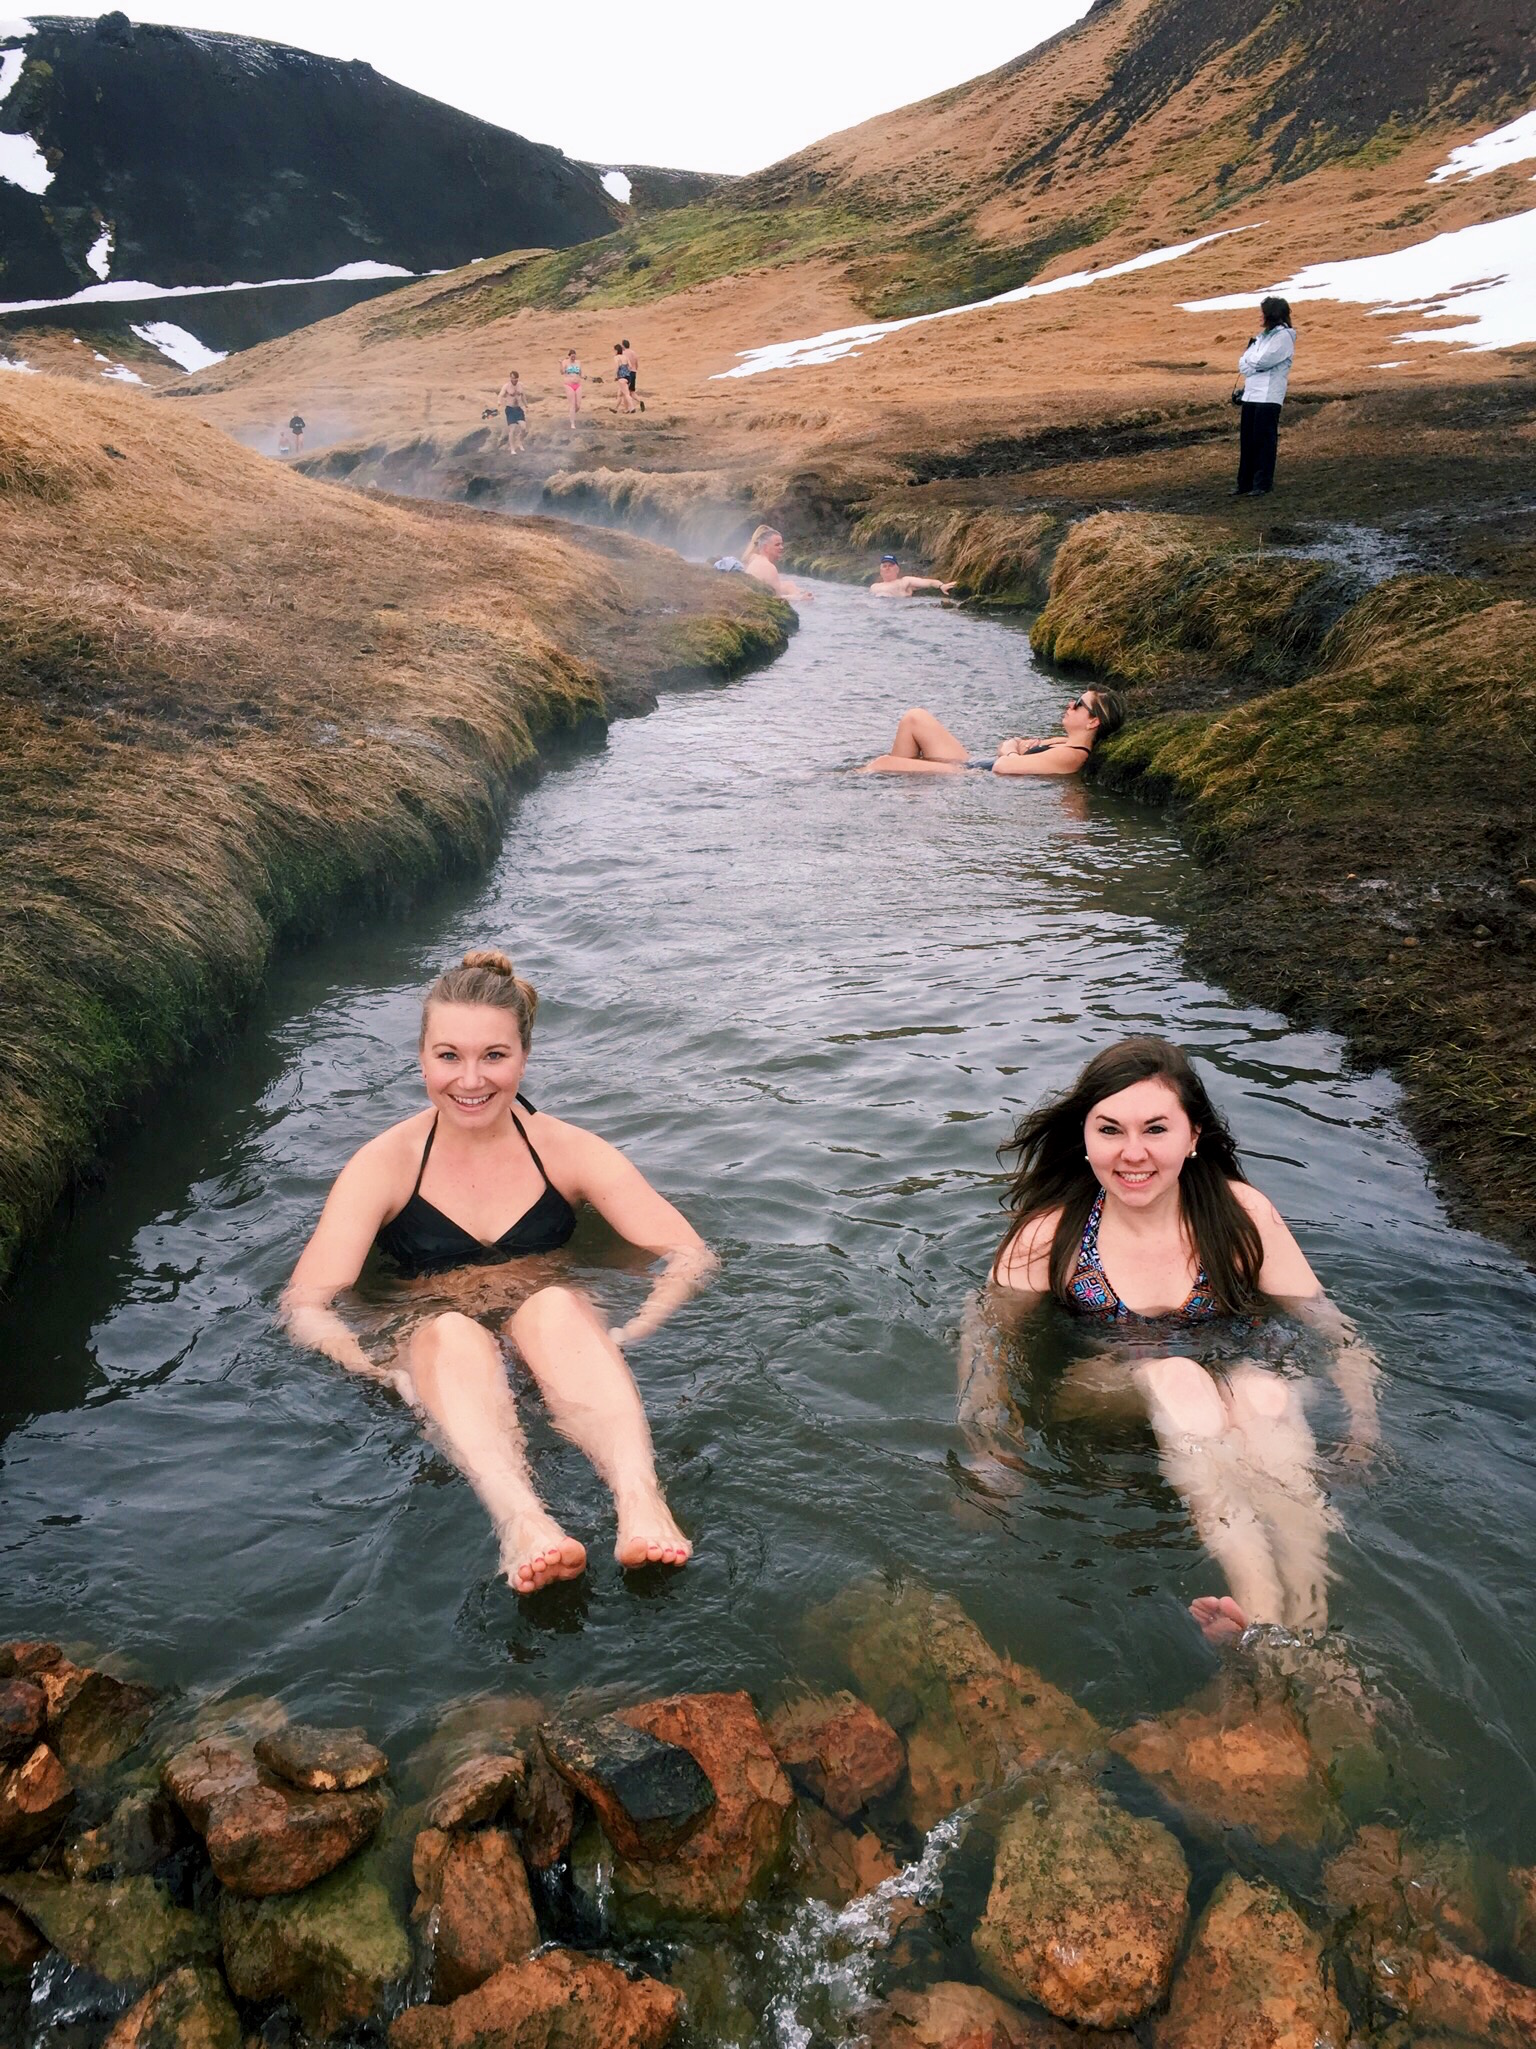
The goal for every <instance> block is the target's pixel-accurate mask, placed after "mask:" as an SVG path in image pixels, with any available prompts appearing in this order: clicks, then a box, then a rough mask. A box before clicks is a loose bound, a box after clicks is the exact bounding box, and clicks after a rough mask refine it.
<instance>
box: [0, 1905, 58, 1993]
mask: <svg viewBox="0 0 1536 2049" xmlns="http://www.w3.org/2000/svg"><path fill="white" fill-rule="evenodd" d="M47 1954H48V1943H47V1939H46V1937H45V1936H43V1935H42V1933H41V1932H40V1931H39V1930H38V1929H37V1928H35V1927H34V1926H33V1924H32V1923H31V1922H30V1921H29V1920H28V1919H27V1917H26V1915H25V1914H23V1913H21V1912H20V1911H19V1910H18V1909H17V1908H15V1907H13V1906H12V1905H11V1903H10V1901H9V1900H0V1977H4V1976H6V1975H7V1974H8V1973H10V1972H14V1971H29V1970H30V1969H31V1968H32V1966H33V1965H34V1964H35V1963H36V1962H37V1960H38V1958H39V1957H40V1956H46V1955H47Z"/></svg>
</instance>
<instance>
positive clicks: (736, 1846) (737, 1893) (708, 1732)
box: [614, 1693, 794, 1921]
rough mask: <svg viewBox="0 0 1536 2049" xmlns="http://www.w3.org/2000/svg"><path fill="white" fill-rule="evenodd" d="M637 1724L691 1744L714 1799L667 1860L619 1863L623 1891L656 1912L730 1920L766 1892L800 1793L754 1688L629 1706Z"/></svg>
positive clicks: (626, 1898)
mask: <svg viewBox="0 0 1536 2049" xmlns="http://www.w3.org/2000/svg"><path fill="white" fill-rule="evenodd" d="M623 1719H624V1720H625V1721H626V1722H628V1723H629V1724H630V1726H631V1727H632V1728H635V1729H639V1730H641V1731H642V1732H643V1733H644V1734H646V1735H648V1736H654V1737H656V1738H657V1739H658V1741H660V1742H662V1743H669V1744H675V1745H676V1746H678V1747H679V1748H680V1749H683V1750H686V1751H687V1752H688V1753H689V1755H690V1756H691V1757H692V1758H693V1759H694V1760H695V1762H696V1763H697V1764H698V1765H699V1766H700V1767H701V1768H702V1770H703V1772H704V1775H705V1777H706V1778H707V1780H708V1781H709V1784H710V1786H711V1787H712V1789H713V1791H714V1796H715V1799H714V1805H713V1806H712V1807H711V1808H710V1809H709V1811H708V1813H707V1814H706V1816H705V1818H704V1820H703V1822H702V1824H701V1825H700V1826H699V1827H698V1828H696V1829H695V1830H694V1832H693V1833H692V1834H691V1835H690V1836H689V1837H688V1838H687V1840H686V1841H685V1842H683V1843H681V1844H680V1845H678V1846H677V1847H676V1848H674V1849H672V1850H671V1851H669V1852H668V1853H667V1854H666V1855H665V1856H664V1857H656V1858H651V1857H625V1856H620V1857H618V1858H617V1859H616V1862H615V1867H614V1890H615V1893H616V1894H617V1896H618V1897H619V1899H620V1900H621V1901H623V1902H624V1904H625V1905H626V1906H627V1907H629V1908H631V1909H637V1910H638V1912H639V1915H640V1917H641V1918H644V1917H646V1916H648V1915H649V1914H652V1913H654V1914H660V1915H666V1916H674V1915H675V1916H679V1917H682V1918H685V1919H686V1918H690V1917H695V1916H696V1917H697V1918H699V1919H701V1920H711V1921H728V1920H731V1919H733V1918H734V1916H735V1915H737V1914H739V1913H740V1912H741V1910H742V1908H743V1907H744V1906H745V1905H746V1903H747V1901H748V1900H749V1899H751V1898H752V1897H753V1896H754V1894H756V1893H758V1892H760V1891H761V1890H762V1889H763V1888H764V1887H765V1886H766V1885H767V1883H768V1881H769V1879H770V1878H771V1877H772V1875H773V1873H774V1872H775V1871H776V1870H777V1868H778V1866H779V1864H780V1863H781V1861H782V1860H783V1857H784V1854H785V1851H786V1850H787V1849H788V1847H789V1831H790V1822H791V1818H792V1815H793V1811H794V1794H793V1793H792V1792H791V1790H790V1785H789V1781H788V1779H787V1778H786V1777H785V1776H784V1773H783V1772H782V1771H781V1770H780V1768H779V1761H778V1759H777V1758H776V1757H775V1756H774V1754H773V1749H772V1746H771V1745H770V1744H769V1741H768V1732H767V1730H766V1729H764V1727H763V1725H762V1722H761V1721H760V1720H759V1719H758V1714H757V1710H756V1709H755V1708H754V1707H753V1705H752V1703H751V1701H750V1700H749V1699H748V1697H747V1695H746V1694H744V1693H680V1694H675V1695H673V1696H672V1698H671V1699H669V1700H653V1701H647V1702H646V1703H645V1705H644V1706H643V1707H635V1708H625V1709H624V1710H623Z"/></svg>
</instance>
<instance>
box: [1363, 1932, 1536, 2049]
mask: <svg viewBox="0 0 1536 2049" xmlns="http://www.w3.org/2000/svg"><path fill="white" fill-rule="evenodd" d="M1349 1947H1350V1953H1351V1957H1352V1959H1353V1961H1354V1963H1355V1965H1356V1968H1357V1969H1359V1970H1360V1971H1361V1972H1362V1974H1363V1975H1364V1976H1365V1977H1366V1978H1367V1979H1368V1981H1369V1982H1370V1985H1371V1988H1372V1991H1373V1992H1374V1994H1375V1997H1376V2001H1377V2004H1378V2006H1379V2007H1380V2008H1381V2009H1382V2010H1383V2011H1384V2012H1385V2013H1388V2014H1401V2015H1403V2016H1404V2017H1405V2018H1406V2019H1407V2020H1408V2021H1409V2022H1411V2023H1412V2026H1413V2028H1414V2030H1416V2031H1417V2032H1416V2033H1415V2034H1414V2035H1411V2036H1410V2037H1409V2038H1408V2039H1409V2040H1413V2041H1415V2042H1417V2041H1419V2040H1425V2041H1435V2040H1436V2039H1437V2038H1438V2037H1440V2036H1446V2035H1448V2036H1451V2037H1454V2038H1460V2037H1466V2038H1468V2039H1470V2040H1471V2041H1472V2042H1474V2043H1476V2044H1478V2049H1530V2045H1531V2044H1532V2043H1533V2042H1536V1989H1533V1988H1532V1987H1531V1986H1529V1985H1521V1984H1519V1983H1517V1982H1516V1980H1515V1979H1513V1978H1507V1977H1505V1975H1504V1974H1503V1972H1502V1971H1496V1970H1495V1969H1494V1968H1493V1966H1492V1965H1491V1964H1486V1963H1484V1962H1483V1961H1482V1959H1481V1958H1480V1957H1473V1956H1468V1955H1467V1954H1466V1953H1465V1951H1463V1950H1459V1949H1457V1948H1456V1947H1455V1946H1454V1944H1452V1943H1449V1942H1447V1941H1446V1940H1445V1939H1444V1937H1443V1936H1439V1935H1434V1934H1430V1933H1425V1934H1422V1935H1421V1936H1420V1937H1419V1938H1418V1940H1417V1941H1416V1942H1412V1943H1400V1942H1399V1943H1393V1942H1389V1941H1384V1940H1381V1939H1380V1938H1372V1937H1370V1936H1369V1935H1368V1934H1367V1933H1366V1932H1365V1931H1363V1930H1361V1931H1357V1932H1356V1934H1355V1937H1354V1939H1353V1940H1352V1941H1351V1943H1350V1945H1349Z"/></svg>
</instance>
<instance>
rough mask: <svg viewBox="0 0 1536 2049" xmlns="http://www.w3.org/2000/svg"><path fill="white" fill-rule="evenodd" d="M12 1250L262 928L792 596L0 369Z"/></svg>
mask: <svg viewBox="0 0 1536 2049" xmlns="http://www.w3.org/2000/svg"><path fill="white" fill-rule="evenodd" d="M0 501H3V504H4V508H5V518H6V525H7V540H6V546H5V549H4V551H3V554H0V652H3V656H4V660H3V663H0V692H3V695H4V699H5V712H6V720H7V739H8V744H7V747H6V750H5V759H4V763H3V766H0V792H3V796H0V815H3V817H4V819H5V825H4V829H3V838H0V878H3V904H4V908H3V910H0V966H3V973H4V980H5V985H6V992H7V1002H6V1006H5V1011H4V1017H3V1022H0V1041H3V1056H4V1057H3V1068H4V1080H3V1083H0V1089H3V1098H0V1101H3V1117H0V1129H3V1131H4V1139H3V1143H0V1272H4V1271H6V1270H8V1269H9V1267H10V1266H11V1265H13V1264H14V1261H15V1258H16V1256H17V1253H18V1250H19V1248H20V1247H21V1245H22V1243H23V1241H24V1240H25V1238H26V1236H27V1234H28V1233H29V1232H31V1231H32V1230H34V1229H35V1228H36V1227H37V1226H38V1225H39V1223H40V1222H41V1221H42V1220H43V1219H44V1218H45V1217H46V1216H47V1214H48V1213H49V1211H50V1209H51V1208H52V1206H53V1204H54V1203H55V1202H56V1201H57V1199H58V1197H59V1195H60V1194H61V1192H62V1191H63V1190H64V1189H65V1188H67V1186H68V1185H69V1184H70V1182H71V1181H72V1179H74V1178H75V1177H76V1176H77V1175H79V1174H80V1173H81V1172H82V1171H84V1170H85V1169H86V1168H87V1166H88V1163H89V1162H90V1160H91V1159H92V1157H93V1154H94V1151H95V1148H96V1146H97V1143H98V1141H99V1140H100V1138H101V1136H102V1134H103V1132H104V1131H105V1130H106V1129H107V1128H108V1126H109V1125H110V1123H111V1122H112V1120H113V1119H114V1118H115V1117H116V1116H118V1115H120V1114H121V1113H122V1112H123V1111H124V1110H125V1109H126V1108H128V1107H129V1106H130V1105H131V1104H132V1103H133V1101H134V1100H135V1098H136V1097H137V1096H138V1095H139V1093H140V1092H141V1091H142V1090H143V1089H144V1088H145V1086H146V1085H147V1084H149V1083H150V1082H152V1081H153V1080H154V1079H155V1078H156V1077H158V1076H159V1075H161V1074H163V1073H165V1072H167V1071H168V1070H169V1069H170V1067H171V1066H172V1065H173V1064H174V1063H175V1062H177V1061H178V1060H180V1059H182V1058H184V1057H185V1056H186V1055H187V1053H188V1052H189V1050H190V1049H191V1048H192V1047H194V1046H195V1045H198V1044H206V1043H207V1042H208V1041H209V1039H210V1037H211V1036H212V1035H213V1034H215V1033H216V1032H217V1031H218V1030H219V1028H220V1027H221V1026H223V1025H224V1024H226V1023H227V1022H228V1021H229V1020H230V1019H232V1018H233V1017H234V1016H235V1014H236V1013H237V1012H238V1010H239V1008H240V1006H241V1004H242V1002H243V1001H244V1000H245V999H246V998H247V997H248V996H249V994H250V992H251V991H252V990H253V989H254V987H255V986H256V984H257V982H258V981H259V979H260V977H261V975H262V973H263V970H264V968H265V965H266V962H267V960H268V958H269V957H270V954H271V951H272V949H273V947H274V945H276V944H277V943H278V942H279V941H280V940H281V939H282V938H285V937H292V936H297V935H301V934H304V933H306V932H312V931H314V930H315V929H317V927H318V926H319V925H320V924H321V923H323V921H324V919H325V918H326V916H327V915H329V914H330V913H331V912H332V911H333V910H334V909H335V907H336V906H337V905H338V903H339V902H341V901H342V899H344V898H345V897H346V896H347V895H348V894H349V893H351V892H356V891H359V890H361V891H365V892H370V893H372V894H374V895H376V896H377V895H382V894H387V893H390V892H398V891H400V890H403V889H407V888H409V887H410V886H411V885H412V884H413V883H414V882H415V881H417V880H418V879H420V878H424V877H426V876H429V875H432V874H436V873H440V872H442V871H443V870H444V869H445V868H451V867H453V866H455V865H458V864H464V863H473V862H477V861H480V860H482V859H484V858H485V856H486V855H487V854H488V853H489V851H490V850H491V848H492V846H493V844H494V842H495V838H496V834H497V830H498V827H499V824H500V821H501V818H502V816H503V812H504V808H505V805H506V802H507V799H508V795H509V792H510V791H511V789H512V788H513V786H514V782H515V779H516V778H518V777H519V776H521V775H526V774H527V773H529V772H531V771H532V770H533V769H534V768H535V767H536V764H537V760H538V755H539V747H540V742H541V740H542V739H543V738H544V737H545V736H547V735H549V734H552V733H554V732H556V731H558V730H560V729H569V728H572V727H576V726H579V725H584V724H589V723H593V722H601V721H602V720H604V719H606V718H608V717H611V716H613V715H615V714H617V713H620V712H625V711H635V710H640V709H643V708H644V707H645V706H646V705H647V704H649V703H650V702H652V701H654V699H653V693H654V691H655V690H656V688H658V687H659V686H661V685H663V684H665V683H668V682H671V681H677V680H680V679H687V678H692V677H702V676H711V675H715V676H719V675H729V674H733V673H736V672H738V671H739V670H741V669H743V668H745V667H747V666H749V665H750V664H751V663H752V662H754V661H758V660H761V659H764V658H766V657H768V656H770V655H772V654H773V653H775V652H776V651H777V650H778V649H779V648H780V647H782V645H783V643H784V636H785V633H786V631H787V629H788V626H789V624H790V623H791V620H790V615H789V613H788V611H787V608H785V607H783V606H780V605H777V604H776V603H775V602H774V601H773V600H772V599H770V598H768V597H767V595H766V594H765V593H763V592H760V591H757V590H755V589H752V588H749V587H747V586H745V585H744V584H743V582H742V580H741V579H735V580H734V581H733V580H729V579H725V578H718V577H713V576H709V575H705V574H702V573H700V572H696V571H693V570H690V569H688V568H687V567H686V566H685V565H683V564H681V563H679V562H678V561H677V560H676V558H675V557H671V556H668V555H666V554H664V553H663V552H662V551H661V550H659V549H656V548H653V547H651V546H649V545H648V544H646V543H644V542H641V541H636V540H630V539H626V538H624V537H622V536H619V535H615V534H596V533H594V534H592V535H590V536H587V537H586V538H585V539H583V537H581V536H579V535H573V534H572V533H571V532H570V531H569V530H568V529H559V528H554V527H552V526H550V525H549V524H547V523H543V522H537V521H525V522H516V523H514V522H509V521H506V520H502V519H495V518H491V517H488V516H486V515H483V514H477V513H475V512H473V511H469V510H466V509H464V508H462V507H455V506H447V505H405V504H402V503H399V502H391V501H388V500H385V499H382V498H379V497H375V496H369V497H365V496H363V495H361V494H357V493H351V492H342V491H336V490H330V489H325V488H322V487H318V486H316V485H314V484H312V483H310V482H308V481H307V480H305V479H303V478H300V477H296V476H293V475H291V474H290V473H288V472H286V471H284V470H282V469H280V468H278V467H277V466H276V465H275V464H272V463H268V462H264V461H262V460H261V459H260V458H258V457H255V456H252V455H250V454H248V453H247V452H246V451H245V450H243V449H240V448H238V447H237V446H235V445H234V444H233V443H231V442H229V441H228V440H226V439H225V438H224V436H222V435H221V434H218V433H216V432H215V431H214V430H212V429H210V428H206V427H204V426H202V425H201V424H200V423H198V422H196V421H194V420H192V419H189V418H187V417H186V416H185V415H177V416H174V417H173V416H172V415H171V414H170V413H169V412H168V411H167V410H166V409H164V408H162V407H156V406H153V405H152V404H151V403H150V402H149V401H148V400H146V399H142V398H137V397H135V396H132V395H130V394H121V395H120V394H118V393H115V392H114V393H112V394H107V393H95V392H82V390H81V388H80V387H79V386H78V385H72V384H69V385H67V384H64V383H62V382H54V381H53V380H51V379H47V378H45V377H42V376H38V377H28V378H20V377H16V378H11V379H8V380H6V382H5V389H4V390H3V391H0Z"/></svg>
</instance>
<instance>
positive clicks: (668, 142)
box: [5, 0, 1088, 171]
mask: <svg viewBox="0 0 1536 2049" xmlns="http://www.w3.org/2000/svg"><path fill="white" fill-rule="evenodd" d="M14 4H15V0H10V4H8V5H6V7H5V11H6V12H7V13H10V12H12V11H13V8H14ZM110 4H112V0H99V4H97V5H95V6H89V7H72V6H69V5H63V6H60V5H59V4H57V0H44V4H43V5H41V6H39V7H38V8H37V9H36V12H37V13H39V14H80V15H86V16H95V15H98V14H101V13H104V12H106V11H107V8H108V6H109V5H110ZM124 11H125V12H126V13H127V14H128V15H130V16H131V18H132V19H133V20H135V21H168V22H175V23H176V24H177V25H178V26H180V27H183V28H214V29H227V30H230V31H232V32H233V33H236V34H239V35H250V36H264V37H267V38H269V39H270V40H271V41H273V42H280V43H296V44H297V45H298V46H299V47H300V48H301V49H305V50H319V51H323V52H324V53H325V54H326V55H328V56H332V57H362V58H366V60H367V61H368V62H369V63H370V64H372V65H374V66H375V67H376V68H377V69H378V70H380V71H382V72H384V73H385V74H386V75H387V76H388V77H390V78H396V79H399V80H400V81H401V83H402V84H404V85H410V86H414V87H415V88H416V90H417V91H418V92H424V93H430V94H431V96H432V97H433V98H434V99H439V100H447V101H449V102H450V104H451V105H453V106H456V107H463V108H465V109H466V110H467V111H468V112H469V113H471V114H478V115H479V116H480V117H481V118H482V119H483V120H486V121H495V122H497V123H498V124H499V125H500V126H502V127H504V128H514V129H516V130H517V132H518V133H519V134H521V135H527V136H531V137H532V139H533V140H534V141H535V142H551V143H554V144H555V145H556V147H557V148H560V149H563V150H564V151H565V152H566V154H567V155H568V156H573V157H584V158H594V159H599V158H600V159H602V160H604V161H605V162H607V163H630V164H647V163H648V164H672V165H677V166H680V167H683V168H686V169H690V170H701V171H753V170H757V169H758V168H759V167H760V166H761V165H763V164H769V163H772V162H773V161H774V160H775V159H776V158H778V157H782V156H787V155H789V153H790V152H791V151H792V150H796V149H799V148H801V147H802V146H803V145H804V144H806V143H808V142H814V141H815V140H816V139H817V137H818V136H822V135H828V134H831V133H832V132H833V131H834V130H835V129H838V128H848V127H851V126H852V125H853V123H854V122H856V121H863V120H866V119H867V118H868V117H869V116H870V115H871V114H883V113H885V112H887V111H888V110H889V109H890V108H892V107H900V106H904V105H906V103H907V102H908V101H909V100H917V99H923V98H926V96H927V95H928V94H929V93H935V92H940V91H942V90H943V88H944V87H945V86H949V85H958V84H959V83H960V82H961V80H962V79H967V78H974V77H976V76H977V74H978V73H980V72H983V71H990V70H992V69H993V68H994V67H995V66H996V65H998V64H1002V63H1005V62H1006V61H1007V60H1008V58H1010V57H1016V56H1018V55H1019V53H1020V52H1021V51H1022V50H1026V49H1028V48H1030V47H1031V46H1032V45H1033V44H1035V43H1038V42H1041V41H1042V40H1043V39H1044V38H1045V37H1046V36H1050V35H1054V34H1055V33H1056V31H1057V30H1058V29H1060V28H1064V27H1065V26H1066V25H1067V24H1068V23H1069V22H1072V21H1076V20H1077V19H1078V18H1079V16H1081V15H1083V14H1086V13H1087V11H1088V0H968V4H964V5H961V6H960V7H959V9H958V11H957V12H956V13H954V14H949V13H948V12H947V10H946V9H945V8H944V7H942V6H937V5H931V4H921V0H886V4H884V5H879V4H868V5H863V6H861V5H858V4H857V0H854V4H849V0H784V4H782V5H777V6H776V5H774V4H772V0H544V4H543V5H541V6H538V7H528V6H523V5H520V4H519V0H437V4H431V0H429V4H420V0H418V4H416V5H413V6H402V5H399V4H390V0H384V4H380V5H363V4H361V0H187V4H183V0H150V4H146V5H145V6H144V8H143V11H142V12H141V11H140V9H139V8H138V7H135V6H134V5H132V0H127V4H125V7H124Z"/></svg>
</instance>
